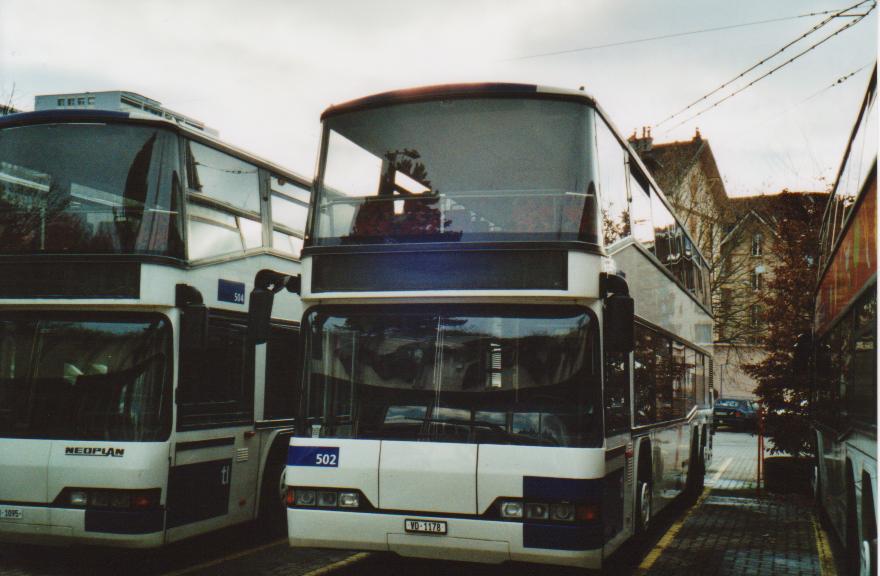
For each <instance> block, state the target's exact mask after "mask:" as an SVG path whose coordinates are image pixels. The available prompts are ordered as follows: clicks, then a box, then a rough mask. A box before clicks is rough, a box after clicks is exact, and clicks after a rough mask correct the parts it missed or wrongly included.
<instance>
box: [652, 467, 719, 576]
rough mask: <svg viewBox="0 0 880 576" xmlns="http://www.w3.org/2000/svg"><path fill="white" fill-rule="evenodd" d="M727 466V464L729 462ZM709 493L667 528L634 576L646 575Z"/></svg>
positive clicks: (704, 492) (705, 492) (704, 491)
mask: <svg viewBox="0 0 880 576" xmlns="http://www.w3.org/2000/svg"><path fill="white" fill-rule="evenodd" d="M727 464H729V462H728V463H727ZM727 464H725V466H724V467H722V469H721V470H722V471H723V470H724V468H726V467H727ZM709 492H711V490H710V489H709V488H704V489H703V493H702V494H700V497H699V498H697V501H696V502H695V503H694V505H693V506H691V509H690V510H688V511H687V514H685V515H684V516H682V517H681V518H679V519H678V521H676V522H675V524H673V525H672V526H670V527H669V530H667V531H666V534H664V535H663V537H662V538H660V541H659V542H657V545H656V546H654V549H653V550H651V551H650V552H649V553H648V555H647V556H645V558H644V560H642V563H641V564H639V567H638V568H637V569H636V572H635V573H636V576H644V575H645V574H647V573H648V570H650V569H651V566H653V565H654V562H656V561H657V558H660V556H661V555H662V554H663V552H664V551H665V550H666V548H668V547H669V545H670V544H672V541H673V540H674V539H675V537H676V536H677V535H678V532H679V530H681V527H682V526H684V523H685V521H686V520H687V519H688V518H690V515H691V514H693V513H694V510H696V509H697V508H699V507H700V505H701V504H702V503H703V500H705V499H706V497H707V496H709Z"/></svg>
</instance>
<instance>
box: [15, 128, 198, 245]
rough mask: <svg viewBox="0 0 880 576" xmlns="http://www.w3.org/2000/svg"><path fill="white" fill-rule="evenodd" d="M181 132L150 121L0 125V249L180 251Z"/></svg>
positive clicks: (181, 242) (181, 235)
mask: <svg viewBox="0 0 880 576" xmlns="http://www.w3.org/2000/svg"><path fill="white" fill-rule="evenodd" d="M178 164H179V162H178V146H177V138H176V137H175V136H174V134H173V133H171V132H168V131H166V130H163V129H161V128H156V127H153V126H145V125H125V124H116V123H113V124H99V123H93V124H86V123H77V124H67V123H55V124H36V125H25V126H14V127H9V128H4V129H3V130H0V253H4V254H149V255H164V256H173V257H182V256H183V241H182V239H183V234H182V231H181V223H180V220H179V218H178V216H179V207H180V193H181V192H180V188H181V187H180V180H179V177H178V175H179V174H180V170H179V165H178Z"/></svg>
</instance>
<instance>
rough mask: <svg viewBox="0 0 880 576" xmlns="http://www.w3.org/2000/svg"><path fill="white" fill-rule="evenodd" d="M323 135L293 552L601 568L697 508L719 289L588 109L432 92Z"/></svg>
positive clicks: (584, 99)
mask: <svg viewBox="0 0 880 576" xmlns="http://www.w3.org/2000/svg"><path fill="white" fill-rule="evenodd" d="M323 126H324V132H323V142H322V148H321V154H320V164H319V175H318V179H317V182H316V192H315V196H314V198H313V206H312V211H311V212H310V214H311V215H310V223H309V227H308V231H307V237H306V247H305V249H304V251H303V286H302V301H303V305H304V316H303V324H302V326H303V338H304V348H303V350H304V352H303V353H304V360H303V362H304V368H305V375H304V378H303V389H302V401H301V406H300V414H299V424H298V427H297V434H296V435H295V437H294V438H293V439H292V440H291V447H290V453H289V460H288V469H287V483H288V485H289V492H288V506H289V508H288V519H289V524H288V530H289V538H290V543H291V544H292V545H293V546H319V547H331V548H345V549H361V550H385V551H392V552H396V553H398V554H401V555H407V556H420V557H428V558H444V559H459V560H471V561H480V562H502V561H506V560H517V561H529V562H543V563H550V564H561V565H573V566H586V567H598V566H600V565H601V563H602V561H603V558H604V557H606V556H607V555H608V554H609V553H610V552H611V551H613V550H614V549H615V548H617V547H618V546H619V545H620V544H621V542H623V541H624V540H626V539H627V538H628V537H629V536H630V535H631V534H633V533H634V532H635V531H638V530H640V529H644V528H645V527H646V526H647V525H648V524H649V523H650V521H651V517H652V515H653V514H654V512H655V511H656V510H658V509H659V508H662V507H663V506H664V505H665V504H666V503H668V502H669V501H670V500H671V499H672V498H674V497H676V496H677V495H678V494H680V493H682V492H683V491H685V490H686V489H687V488H688V487H690V488H691V489H692V490H693V491H698V490H699V487H700V486H701V485H702V476H703V471H704V462H705V458H706V452H707V447H706V445H707V438H708V430H709V427H708V423H709V418H710V417H711V410H710V409H709V408H710V407H709V404H708V402H709V397H708V395H707V382H708V376H709V373H710V356H709V353H708V351H707V350H706V349H705V348H704V347H703V346H701V344H702V343H706V342H708V340H709V338H710V334H711V323H712V318H711V314H710V310H709V299H708V293H707V289H708V283H707V281H706V280H707V279H706V274H707V267H706V265H705V262H704V260H703V259H702V257H701V256H700V254H699V252H698V251H697V249H696V248H695V247H694V244H693V242H692V241H691V240H690V238H689V236H688V234H687V232H685V230H684V228H683V227H682V226H681V225H680V224H679V222H678V221H677V220H676V218H675V217H674V215H673V214H672V212H671V210H670V208H669V204H668V203H667V201H666V199H665V198H664V197H663V195H662V193H661V192H660V191H659V189H658V188H657V186H656V185H655V183H654V182H653V180H652V179H651V178H650V176H649V175H648V173H647V171H646V170H645V168H644V166H643V165H642V164H641V162H640V161H639V159H638V158H637V157H636V156H635V154H634V153H633V151H632V150H631V149H630V148H629V147H628V146H627V144H626V142H625V141H624V140H623V139H622V138H621V137H620V136H619V134H618V133H617V132H616V131H615V130H614V129H613V128H612V127H611V124H610V123H609V121H608V120H607V118H606V117H605V115H604V114H603V113H602V111H601V110H600V109H599V108H598V107H597V106H596V103H595V102H594V101H593V99H591V98H590V97H588V96H586V95H585V94H584V93H582V92H575V91H562V90H549V89H543V88H539V87H536V86H529V85H514V84H483V85H450V86H437V87H429V88H425V89H417V90H411V91H399V92H391V93H386V94H381V95H377V96H372V97H367V98H364V99H361V100H357V101H353V102H350V103H347V104H343V105H340V106H335V107H332V108H330V109H328V110H327V111H326V112H325V113H324V115H323ZM633 312H634V313H633Z"/></svg>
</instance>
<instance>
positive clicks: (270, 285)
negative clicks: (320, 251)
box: [248, 270, 302, 344]
mask: <svg viewBox="0 0 880 576" xmlns="http://www.w3.org/2000/svg"><path fill="white" fill-rule="evenodd" d="M301 286H302V280H301V279H300V276H299V275H296V276H290V275H287V274H281V273H280V272H275V271H274V270H260V271H259V272H257V275H256V277H255V278H254V289H253V290H252V291H251V298H250V304H249V305H248V336H249V338H250V340H251V342H253V343H254V344H264V343H265V342H266V341H267V340H268V339H269V326H270V324H271V322H270V320H271V318H272V303H273V301H274V300H275V294H276V293H277V292H280V291H281V290H282V289H284V288H286V289H287V291H288V292H293V293H294V294H299V293H300V289H301Z"/></svg>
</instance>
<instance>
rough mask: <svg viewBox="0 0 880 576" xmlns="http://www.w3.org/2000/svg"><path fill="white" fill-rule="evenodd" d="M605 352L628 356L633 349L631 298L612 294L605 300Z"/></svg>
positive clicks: (633, 320) (633, 319)
mask: <svg viewBox="0 0 880 576" xmlns="http://www.w3.org/2000/svg"><path fill="white" fill-rule="evenodd" d="M604 326H605V350H606V351H607V352H609V353H620V354H629V353H630V352H632V351H633V350H634V349H635V304H634V302H633V299H632V297H630V296H628V295H622V294H614V295H612V296H610V297H609V298H607V299H606V300H605V322H604Z"/></svg>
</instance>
